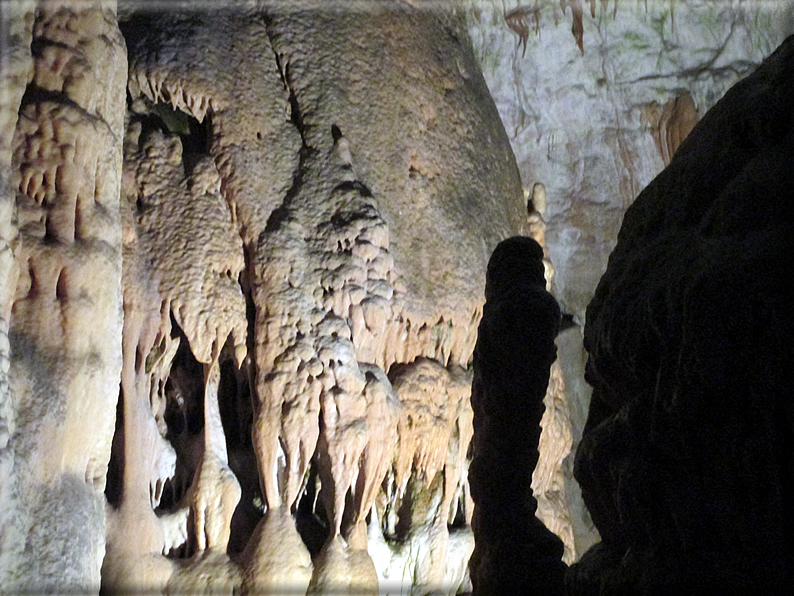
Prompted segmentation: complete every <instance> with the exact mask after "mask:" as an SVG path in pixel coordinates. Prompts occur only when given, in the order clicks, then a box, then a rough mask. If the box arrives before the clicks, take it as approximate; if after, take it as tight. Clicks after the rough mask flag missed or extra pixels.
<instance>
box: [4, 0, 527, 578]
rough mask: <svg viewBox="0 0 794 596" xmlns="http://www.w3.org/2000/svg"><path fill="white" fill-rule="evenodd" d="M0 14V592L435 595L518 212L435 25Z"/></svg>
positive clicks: (492, 116) (476, 95) (135, 10)
mask: <svg viewBox="0 0 794 596" xmlns="http://www.w3.org/2000/svg"><path fill="white" fill-rule="evenodd" d="M0 6H2V11H3V13H2V14H3V52H2V68H3V70H2V82H3V95H2V102H0V114H2V116H0V118H2V119H0V125H1V126H2V131H3V138H2V143H3V145H2V146H0V150H2V151H0V160H2V163H0V168H2V169H1V170H0V173H2V176H3V178H2V181H3V186H2V188H0V190H2V194H1V196H0V215H2V218H1V220H0V281H2V288H3V293H2V294H0V296H2V299H3V301H2V306H3V308H2V310H0V475H1V476H0V478H2V484H0V503H2V512H0V530H2V534H1V535H0V538H2V540H1V541H0V547H1V549H2V550H0V557H2V559H0V560H2V574H3V575H2V578H3V580H4V581H3V586H4V588H5V587H6V586H12V587H20V588H22V589H28V590H33V591H40V590H57V589H72V590H78V591H86V590H87V591H96V590H97V589H98V588H99V586H100V582H101V585H102V588H103V590H104V591H107V592H108V593H113V592H119V591H138V590H151V591H154V592H174V593H179V592H185V591H188V592H191V593H195V592H202V591H229V592H230V593H231V592H232V591H242V592H250V593H256V592H259V591H267V590H290V591H295V592H299V593H305V592H307V591H308V592H311V593H323V592H327V591H329V590H359V591H364V592H369V593H377V592H378V590H379V589H381V588H386V589H392V590H403V591H411V590H413V592H414V593H425V592H429V591H433V590H442V591H444V592H448V593H454V592H456V591H457V590H458V589H459V588H461V587H462V588H464V589H465V588H466V586H467V585H468V574H467V567H466V565H467V562H468V558H469V555H470V553H471V551H472V549H473V538H472V533H471V530H470V522H471V515H472V502H471V497H470V494H469V489H468V483H467V480H466V476H467V474H466V472H467V468H468V459H467V455H468V447H469V442H470V440H471V436H472V410H471V405H470V401H469V393H470V385H471V372H470V369H469V365H470V360H471V356H472V351H473V348H474V343H475V338H476V331H477V324H478V322H479V320H480V317H481V314H482V305H483V298H482V296H483V285H484V278H485V269H486V263H487V259H488V255H489V254H490V252H491V250H492V249H493V247H494V246H495V245H496V244H497V243H498V242H499V241H500V240H501V239H503V238H505V237H508V236H511V235H514V234H517V233H521V232H523V231H524V227H525V225H526V224H527V221H526V219H527V217H526V206H525V204H524V201H523V200H522V195H521V185H520V181H519V179H518V173H517V169H516V166H515V161H514V159H513V156H512V152H511V151H510V147H509V144H508V142H507V139H506V136H505V134H504V130H503V128H502V125H501V122H500V120H499V116H498V114H497V112H496V109H495V106H494V105H493V102H492V101H491V99H490V96H489V94H488V90H487V88H486V86H485V83H484V80H483V78H482V76H481V74H480V72H479V68H478V66H477V64H476V61H475V60H474V57H473V54H472V51H471V48H470V45H469V43H468V39H467V34H466V30H465V23H464V19H463V16H462V14H460V13H458V12H457V11H455V10H452V9H451V7H450V5H448V4H447V3H443V2H439V3H433V2H431V3H425V4H423V5H422V6H421V7H420V6H414V5H412V4H411V3H404V2H397V1H386V0H384V1H378V2H372V3H365V4H360V3H350V5H349V6H347V7H346V8H345V10H339V9H338V8H339V7H338V6H337V5H333V4H327V3H321V2H298V3H281V2H276V3H261V4H260V5H258V6H257V5H256V3H250V2H249V3H242V2H241V3H231V4H226V5H221V4H216V3H208V4H200V3H198V4H196V5H191V6H187V5H184V6H181V7H180V8H179V9H173V10H167V11H162V10H159V9H161V8H162V6H155V7H154V10H152V9H151V7H152V5H151V4H148V5H147V4H146V3H140V4H139V3H135V2H130V3H123V4H122V6H121V7H120V10H119V13H120V16H119V17H118V18H117V16H116V9H115V5H114V4H113V3H112V2H101V1H99V0H97V1H92V0H87V1H77V0H73V1H67V0H63V1H61V2H50V1H49V0H41V1H40V2H29V3H17V4H13V5H12V4H9V3H7V2H3V3H2V4H0ZM125 48H126V54H125ZM125 87H126V105H125V102H124V93H125ZM6 133H7V134H6ZM3 156H5V157H3ZM114 420H115V424H114ZM100 566H101V570H100ZM6 578H7V579H8V582H10V583H8V582H6V581H5V579H6Z"/></svg>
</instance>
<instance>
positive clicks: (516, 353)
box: [469, 237, 565, 594]
mask: <svg viewBox="0 0 794 596" xmlns="http://www.w3.org/2000/svg"><path fill="white" fill-rule="evenodd" d="M542 258H543V251H542V249H541V248H540V245H539V244H538V243H537V242H535V241H534V240H532V239H531V238H526V237H514V238H510V239H508V240H505V241H503V242H501V243H500V244H499V245H498V246H497V247H496V250H495V251H494V253H493V255H492V256H491V260H490V262H489V263H488V276H487V280H486V289H485V295H486V299H487V302H486V303H485V307H484V312H483V318H482V322H481V323H480V328H479V336H478V339H477V344H476V347H475V350H474V381H473V385H472V407H473V408H474V440H473V444H474V457H473V460H472V463H471V468H470V470H469V482H470V484H471V492H472V497H473V498H474V502H475V508H474V517H473V520H472V528H473V530H474V538H475V549H474V554H473V555H472V558H471V563H470V571H471V579H472V584H473V587H474V593H475V594H534V593H538V594H559V593H561V590H562V580H563V573H564V571H565V565H564V564H563V563H562V560H561V557H562V552H563V545H562V542H561V541H560V539H559V538H557V537H556V536H555V535H554V534H552V533H551V532H550V531H549V530H548V529H546V527H545V526H544V525H543V524H542V523H541V522H540V521H539V520H538V519H537V518H536V517H535V510H536V508H537V502H536V500H535V498H534V497H533V495H532V489H531V483H532V470H533V469H534V468H535V464H536V463H537V461H538V441H539V440H540V430H541V429H540V420H541V417H542V416H543V409H544V406H543V397H544V395H545V393H546V387H547V385H548V383H549V368H550V366H551V364H552V362H554V359H555V357H556V348H555V346H554V337H555V335H556V334H557V331H558V329H559V325H560V310H559V307H558V306H557V302H556V301H555V300H554V298H553V297H552V296H551V294H549V293H548V292H546V289H545V286H546V283H545V280H544V278H543V262H542Z"/></svg>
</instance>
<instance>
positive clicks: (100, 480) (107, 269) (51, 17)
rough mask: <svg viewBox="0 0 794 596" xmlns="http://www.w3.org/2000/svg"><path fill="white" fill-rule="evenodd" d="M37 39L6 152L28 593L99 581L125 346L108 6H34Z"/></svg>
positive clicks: (116, 63) (115, 49) (119, 110)
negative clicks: (13, 213) (14, 244)
mask: <svg viewBox="0 0 794 596" xmlns="http://www.w3.org/2000/svg"><path fill="white" fill-rule="evenodd" d="M32 45H33V46H35V47H37V48H38V51H37V52H36V54H35V56H34V65H33V78H32V81H31V83H30V87H29V91H30V96H29V101H25V103H24V105H22V106H21V107H20V114H19V120H18V121H17V126H16V132H15V133H14V137H13V138H14V140H13V148H12V150H13V159H12V171H13V179H12V183H13V185H14V187H15V189H16V190H17V209H18V213H19V216H18V217H19V231H20V236H19V246H18V250H16V251H15V257H16V260H17V263H18V264H19V271H20V276H19V280H18V282H17V284H16V292H15V297H14V304H13V308H12V314H11V323H10V337H11V353H12V358H11V367H10V370H9V379H10V380H11V385H12V388H13V391H14V394H15V407H16V425H17V426H16V427H17V433H16V434H15V435H14V438H13V441H14V449H15V457H16V458H17V459H16V462H17V463H16V466H15V475H16V477H17V479H18V482H19V489H18V490H19V496H20V501H21V504H22V508H23V510H24V511H25V514H26V516H25V525H26V529H25V532H26V552H27V553H28V554H25V555H22V556H23V557H24V562H23V563H22V567H21V569H22V571H21V574H20V577H19V578H18V581H19V585H20V586H22V587H24V588H25V589H28V590H34V591H37V590H42V589H47V588H48V587H49V588H53V587H55V586H57V587H59V588H64V589H65V588H71V589H81V590H85V589H96V588H97V587H98V586H99V580H100V565H101V561H102V556H103V554H104V531H103V528H104V525H105V515H104V495H103V490H104V487H105V474H106V471H107V462H108V459H109V457H110V445H111V440H112V437H113V426H114V425H113V421H114V416H115V404H116V400H117V398H118V386H119V379H120V375H121V354H122V346H121V326H122V312H121V233H120V232H121V225H120V219H119V211H118V197H119V183H120V173H121V140H122V134H123V114H124V86H125V81H126V72H127V68H126V55H125V51H124V41H123V39H122V37H121V35H120V32H119V30H118V27H117V24H116V19H115V3H113V2H107V3H97V4H84V5H79V6H75V5H72V4H71V3H69V2H43V3H41V4H40V5H39V10H38V12H37V13H36V19H35V22H34V23H33V41H32ZM92 80H95V81H98V80H101V81H102V85H97V84H94V83H92ZM4 138H5V139H7V138H8V137H5V136H4ZM57 552H60V553H64V555H62V556H60V557H55V556H53V554H54V553H57Z"/></svg>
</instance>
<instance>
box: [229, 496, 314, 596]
mask: <svg viewBox="0 0 794 596" xmlns="http://www.w3.org/2000/svg"><path fill="white" fill-rule="evenodd" d="M242 560H243V583H242V590H243V594H259V593H265V594H268V593H269V594H279V593H280V592H279V590H288V591H289V592H290V593H295V594H303V593H305V592H306V589H307V588H308V587H309V582H310V581H311V578H312V561H311V558H310V557H309V553H308V551H307V550H306V547H305V546H304V544H303V541H302V540H301V537H300V535H299V534H298V531H297V530H296V529H295V521H294V520H293V519H292V516H291V515H290V514H289V512H288V511H285V509H284V508H283V507H276V508H273V509H270V510H269V511H268V513H267V514H266V516H265V517H264V518H263V519H262V520H261V521H260V522H259V525H257V527H256V530H254V535H253V536H252V537H251V540H250V542H249V543H248V548H247V549H246V552H245V553H243V557H242Z"/></svg>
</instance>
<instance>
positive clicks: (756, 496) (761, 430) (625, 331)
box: [567, 38, 794, 594]
mask: <svg viewBox="0 0 794 596" xmlns="http://www.w3.org/2000/svg"><path fill="white" fill-rule="evenodd" d="M792 115H794V38H789V39H788V40H787V41H786V42H785V43H784V44H783V45H782V46H781V47H780V48H779V49H778V50H777V51H776V52H775V53H774V54H773V55H772V56H770V57H769V58H768V59H767V60H766V61H765V62H764V63H763V64H762V65H761V66H760V67H759V69H758V70H757V71H756V72H755V73H754V74H753V75H751V76H749V77H748V78H747V79H745V80H744V81H742V82H741V83H739V84H738V85H736V86H735V87H734V88H733V89H731V90H730V91H729V92H728V93H727V94H726V95H725V97H724V98H723V99H722V100H721V101H720V102H719V103H718V104H717V105H715V106H714V108H713V109H712V110H711V111H709V112H708V114H707V115H706V116H705V117H704V118H703V119H702V120H701V122H700V123H699V124H698V125H697V126H696V127H695V129H694V130H693V131H692V133H691V134H690V135H689V136H688V137H687V139H686V140H685V141H684V142H683V144H682V145H681V146H680V148H679V150H678V151H677V153H676V154H675V156H674V157H673V159H672V162H671V163H670V165H669V167H668V168H667V169H666V170H665V171H664V172H662V174H660V175H659V176H658V177H657V178H656V179H655V180H654V181H653V182H652V183H651V184H650V185H649V186H648V187H647V188H646V189H645V191H643V192H642V193H641V194H640V196H639V197H638V199H637V200H636V202H635V203H634V205H633V206H632V207H631V208H630V209H629V210H628V212H627V213H626V217H625V219H624V222H623V227H622V229H621V232H620V235H619V239H618V244H617V247H616V248H615V251H614V252H613V253H612V256H611V257H610V261H609V267H608V269H607V272H606V274H605V275H604V277H603V278H602V279H601V282H600V284H599V286H598V290H597V292H596V294H595V297H594V298H593V300H592V302H591V303H590V306H589V308H588V311H587V326H586V330H585V345H586V347H587V349H588V351H589V353H590V360H589V363H588V370H587V379H588V381H589V382H590V383H591V384H592V385H593V388H594V391H593V398H592V403H591V407H590V414H589V419H588V422H587V426H586V428H585V431H584V437H583V439H582V442H581V445H580V448H579V452H578V454H577V460H576V477H577V479H578V480H579V482H580V484H581V486H582V493H583V496H584V499H585V502H586V504H587V506H588V508H589V510H590V512H591V514H592V517H593V520H594V521H595V523H596V525H597V527H598V530H599V532H600V533H601V536H602V540H603V541H602V543H601V544H600V545H599V546H597V547H595V548H593V549H591V550H590V551H589V552H588V553H587V554H586V555H585V556H584V558H583V559H582V561H581V562H580V563H578V564H577V565H575V566H574V567H572V568H571V570H570V571H569V573H568V576H567V588H568V592H569V593H571V594H684V593H686V594H691V593H708V594H723V593H728V592H729V593H751V592H752V593H765V594H769V593H788V592H789V591H790V589H791V585H792V581H791V580H792V564H791V563H792V540H793V539H794V503H792V500H793V499H794V491H793V490H792V488H794V487H793V486H792V483H793V482H794V475H793V474H792V472H794V404H793V403H792V372H793V371H794V367H792V359H791V356H792V349H791V336H792V324H791V323H792V316H791V304H792V295H791V292H790V290H789V289H788V287H789V285H790V284H789V280H788V278H789V277H790V271H791V255H792V254H793V253H794V251H792V238H793V237H794V236H793V235H792V205H793V204H794V203H793V202H792V197H794V128H793V127H792Z"/></svg>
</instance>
